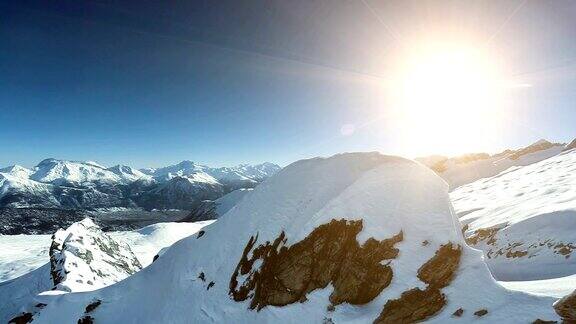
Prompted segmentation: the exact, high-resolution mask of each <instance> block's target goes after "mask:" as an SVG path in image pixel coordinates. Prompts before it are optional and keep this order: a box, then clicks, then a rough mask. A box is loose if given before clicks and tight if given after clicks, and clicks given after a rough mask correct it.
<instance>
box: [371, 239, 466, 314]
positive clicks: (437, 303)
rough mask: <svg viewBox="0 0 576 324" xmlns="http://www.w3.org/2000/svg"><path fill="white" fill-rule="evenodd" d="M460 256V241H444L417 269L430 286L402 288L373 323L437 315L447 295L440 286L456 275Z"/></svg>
mask: <svg viewBox="0 0 576 324" xmlns="http://www.w3.org/2000/svg"><path fill="white" fill-rule="evenodd" d="M461 256H462V247H461V246H460V245H456V244H453V243H448V244H445V245H442V246H441V247H440V248H439V249H438V250H437V251H436V254H435V255H434V256H433V257H432V258H431V259H430V260H428V261H427V262H426V263H424V264H423V265H422V266H421V267H420V269H418V278H419V279H420V280H421V281H422V282H425V283H427V284H428V287H427V288H426V289H425V290H422V289H420V288H413V289H411V290H408V291H405V292H403V293H402V295H401V296H400V298H398V299H393V300H389V301H388V302H387V303H386V304H385V305H384V309H382V312H381V313H380V316H379V317H378V318H377V319H376V320H375V321H374V323H415V322H419V321H422V320H425V319H426V318H428V317H431V316H434V315H436V314H437V313H438V312H439V311H440V310H441V309H442V308H443V307H444V305H446V296H444V294H442V292H441V290H440V289H441V288H444V287H446V286H448V285H449V284H450V282H451V281H452V280H453V279H454V276H455V274H456V270H458V266H459V265H460V257H461ZM463 312H464V310H462V309H459V310H457V311H456V312H455V313H454V315H456V316H460V315H462V313H463ZM458 314H459V315H458Z"/></svg>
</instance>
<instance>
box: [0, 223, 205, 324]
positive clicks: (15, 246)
mask: <svg viewBox="0 0 576 324" xmlns="http://www.w3.org/2000/svg"><path fill="white" fill-rule="evenodd" d="M212 222H213V221H207V222H198V223H158V224H154V225H150V226H147V227H144V228H142V229H140V230H138V231H126V232H112V233H108V234H109V236H110V237H112V238H113V239H114V240H115V241H116V242H120V244H122V243H123V244H126V245H129V246H130V248H131V249H132V251H133V252H134V253H135V254H136V257H137V258H138V260H139V261H140V264H142V265H143V266H148V265H149V264H150V263H152V260H153V258H154V256H155V255H156V254H157V253H158V252H159V251H160V250H161V249H163V248H165V247H167V246H170V245H172V244H173V243H174V242H176V241H178V240H180V239H182V238H184V237H186V236H189V235H193V234H195V233H196V232H198V231H199V230H200V229H202V227H204V226H206V225H208V224H210V223H212ZM80 225H81V224H80V223H76V224H74V225H73V226H75V227H78V226H80ZM70 231H75V229H74V227H72V228H69V229H68V230H67V232H70ZM75 232H76V234H74V235H72V236H71V238H72V237H76V238H77V237H78V235H77V234H78V233H80V232H79V231H77V230H76V231H75ZM81 232H82V233H85V231H84V230H82V231H81ZM71 234H72V233H71ZM81 235H82V237H83V238H85V239H86V241H87V240H88V238H87V237H86V236H85V235H83V234H81ZM51 241H52V240H51V238H50V235H0V260H1V261H2V262H0V300H2V301H3V302H2V303H0V322H1V323H5V322H7V321H8V320H9V319H10V318H12V317H14V316H15V315H17V313H18V312H19V311H20V310H23V309H26V307H29V305H31V304H36V303H34V302H33V301H34V296H35V295H37V294H38V293H40V292H42V291H47V290H50V289H52V288H53V286H54V284H53V280H52V277H51V273H50V272H51V269H50V263H49V262H50V258H49V255H48V250H49V248H50V245H51ZM81 250H84V248H81ZM98 254H99V253H97V252H94V253H92V255H93V257H94V258H98V260H96V261H95V263H99V264H102V262H103V261H104V260H106V259H109V257H106V258H101V257H98ZM100 254H101V253H100ZM73 258H74V257H73ZM72 262H75V263H76V264H79V263H81V262H82V261H81V260H80V261H78V260H76V261H72ZM90 266H91V267H94V264H93V263H91V264H90ZM70 270H72V273H73V275H74V276H75V277H78V275H83V276H86V275H88V274H89V273H92V272H93V271H85V270H86V269H78V267H76V269H70ZM78 270H81V271H78ZM101 271H102V270H100V272H101ZM80 279H84V278H80ZM108 279H111V278H108ZM98 284H100V286H99V287H101V286H103V285H106V284H109V282H108V283H107V282H98ZM71 288H72V289H71V290H72V291H79V290H87V289H95V288H97V287H96V286H93V287H92V286H87V285H82V286H79V285H78V284H75V285H74V284H73V285H72V286H71Z"/></svg>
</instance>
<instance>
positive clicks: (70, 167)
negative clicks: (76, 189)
mask: <svg viewBox="0 0 576 324" xmlns="http://www.w3.org/2000/svg"><path fill="white" fill-rule="evenodd" d="M30 179H32V180H34V181H38V182H44V183H52V184H57V185H61V184H66V183H75V184H83V183H90V182H94V181H99V182H109V183H117V182H120V181H121V178H120V177H119V176H118V175H116V174H115V173H114V172H111V171H109V170H106V169H105V168H104V167H102V166H100V165H98V164H96V163H94V162H80V161H65V160H56V159H46V160H43V161H42V162H40V163H39V164H38V165H37V166H36V167H35V168H34V173H33V174H32V175H30Z"/></svg>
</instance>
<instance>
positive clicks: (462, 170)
mask: <svg viewBox="0 0 576 324" xmlns="http://www.w3.org/2000/svg"><path fill="white" fill-rule="evenodd" d="M563 149H564V145H561V144H553V143H550V142H548V141H546V140H539V141H538V142H536V143H533V144H532V145H529V146H527V147H525V148H522V149H519V150H515V151H512V150H507V151H504V152H502V153H500V154H496V155H492V156H490V155H488V154H485V153H484V154H468V155H464V156H461V157H457V158H450V159H447V158H442V157H439V156H432V157H427V158H419V159H418V161H420V162H422V163H424V164H426V165H428V166H429V167H431V168H432V169H434V170H435V171H436V172H437V173H438V174H439V175H440V176H441V177H442V178H443V179H444V180H446V182H448V184H449V185H450V189H451V190H452V189H455V188H458V187H459V186H462V185H465V184H468V183H471V182H474V181H476V180H478V179H482V178H487V177H492V176H495V175H497V174H498V173H500V172H502V171H504V170H507V169H509V168H511V167H519V166H525V165H530V164H532V163H536V162H539V161H542V160H545V159H547V158H550V157H552V156H555V155H557V154H559V153H560V152H562V150H563Z"/></svg>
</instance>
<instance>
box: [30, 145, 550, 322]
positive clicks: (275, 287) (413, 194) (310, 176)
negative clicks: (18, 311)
mask: <svg viewBox="0 0 576 324" xmlns="http://www.w3.org/2000/svg"><path fill="white" fill-rule="evenodd" d="M447 192H448V188H447V185H446V183H445V182H444V181H442V180H441V179H440V178H439V177H438V176H437V175H436V174H434V172H432V171H431V170H429V169H427V168H426V167H424V166H422V165H420V164H418V163H416V162H413V161H409V160H405V159H402V158H397V157H390V156H383V155H380V154H377V153H361V154H360V153H359V154H342V155H337V156H334V157H331V158H326V159H323V158H315V159H310V160H303V161H299V162H296V163H293V164H292V165H290V166H288V167H286V168H285V169H283V170H282V171H280V172H279V173H278V174H277V175H276V176H273V177H272V178H270V179H268V180H266V181H265V182H263V183H262V184H261V185H260V186H258V187H257V188H256V189H254V191H253V192H251V193H250V194H249V195H246V196H245V197H244V199H242V200H241V201H240V203H239V204H238V205H237V206H236V207H235V208H233V209H232V210H230V211H229V212H228V213H226V214H225V215H224V216H223V217H221V218H220V219H219V220H218V221H217V222H215V223H214V224H212V225H209V226H208V227H206V228H204V229H203V230H202V231H200V232H198V234H197V235H195V236H192V237H188V238H186V239H183V240H181V241H179V242H178V243H176V244H174V245H173V246H172V247H171V248H169V249H168V250H167V251H166V252H165V253H164V255H163V256H162V257H160V258H159V259H158V260H156V261H155V262H154V263H152V264H151V265H150V266H149V267H147V268H145V269H143V270H142V271H140V272H138V273H136V274H135V275H133V276H131V277H129V278H128V279H126V280H124V281H121V282H119V283H117V284H114V285H112V286H108V287H106V288H103V289H100V290H96V291H92V292H86V293H76V294H66V295H51V294H47V295H40V296H38V297H37V300H38V302H41V303H43V304H46V306H45V307H43V309H41V310H37V311H34V312H33V313H32V316H33V320H34V323H67V322H76V321H78V320H80V319H81V320H82V321H88V322H89V321H95V322H102V323H120V322H128V323H144V322H146V323H167V322H170V323H184V322H194V323H204V322H219V323H226V322H227V323H232V322H233V323H255V322H258V323H264V322H268V323H272V322H279V321H282V322H285V323H301V322H312V323H314V322H315V323H319V322H325V323H327V322H353V323H354V322H356V323H367V322H382V323H393V322H413V321H419V320H429V321H431V322H446V321H447V320H449V319H451V320H454V321H461V322H462V323H466V322H469V321H470V320H472V319H476V320H485V321H486V322H508V323H529V322H532V321H534V320H536V319H538V318H540V319H546V320H550V319H557V318H558V317H557V315H556V314H555V313H554V310H553V309H552V303H553V301H554V299H552V298H544V297H536V296H531V295H527V294H522V293H515V292H511V291H507V290H505V289H504V288H502V287H501V286H499V285H498V284H497V283H496V282H495V281H494V279H493V278H492V277H491V275H490V273H489V271H488V268H487V267H486V265H485V264H484V263H483V261H482V257H481V255H482V254H481V252H480V251H477V250H473V249H470V248H469V247H468V246H467V245H466V244H465V242H464V239H463V237H462V234H461V232H460V226H459V223H458V221H457V220H456V218H455V216H454V215H453V213H452V211H451V205H450V202H449V198H448V194H447ZM95 301H98V303H97V305H95Z"/></svg>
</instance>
